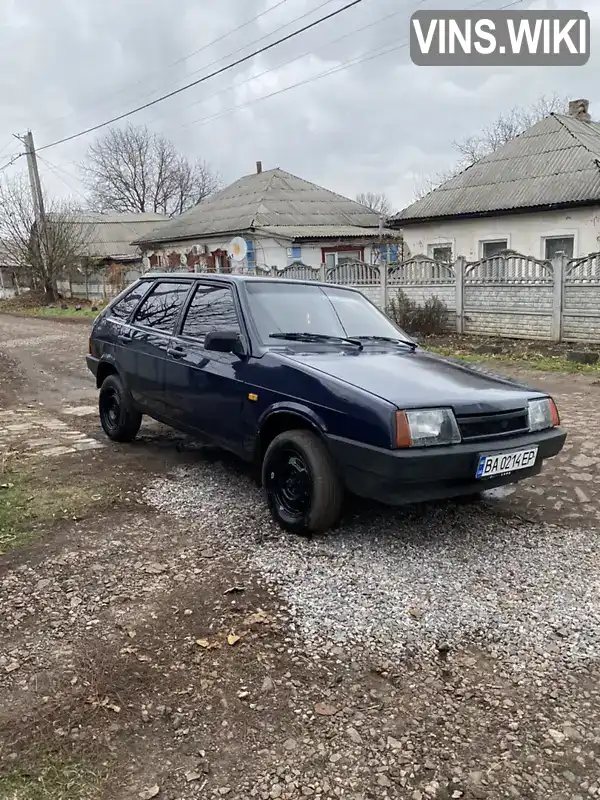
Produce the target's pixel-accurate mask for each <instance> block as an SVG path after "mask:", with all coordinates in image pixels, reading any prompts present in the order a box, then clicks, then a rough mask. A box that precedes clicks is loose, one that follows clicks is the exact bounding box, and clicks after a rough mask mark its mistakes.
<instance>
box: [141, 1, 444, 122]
mask: <svg viewBox="0 0 600 800" xmlns="http://www.w3.org/2000/svg"><path fill="white" fill-rule="evenodd" d="M428 1H429V0H419V2H417V4H416V5H415V6H413V8H417V7H418V6H421V5H423V3H426V2H428ZM405 10H406V7H403V8H400V9H398V10H397V11H392V13H391V14H386V15H385V16H383V17H380V18H379V19H376V20H375V21H374V22H369V23H368V24H367V25H362V26H361V27H360V28H355V29H353V30H351V31H350V32H349V33H345V34H344V35H343V36H338V37H337V39H330V40H329V41H327V42H323V44H319V45H318V46H317V47H316V48H315V49H314V50H307V51H305V52H304V53H301V55H299V56H295V57H294V58H291V59H289V60H288V61H284V62H283V64H278V65H277V66H275V67H269V69H265V70H263V71H262V72H259V73H258V74H256V75H251V76H250V77H249V78H245V79H244V80H243V81H239V82H237V83H232V84H230V85H229V86H227V87H226V88H224V89H220V90H219V91H218V92H214V93H213V94H210V95H208V97H201V98H199V99H198V100H194V102H193V103H188V105H187V108H191V107H192V106H195V105H198V104H199V103H205V102H207V101H208V100H213V99H214V98H215V97H219V96H220V95H222V94H225V93H226V92H230V91H232V90H233V89H237V88H239V87H240V86H243V85H244V84H246V83H250V82H251V81H255V80H258V78H262V77H263V76H264V75H268V74H269V73H271V72H275V71H276V70H278V69H283V67H287V66H289V65H290V64H294V63H295V62H296V61H300V60H301V59H303V58H306V57H307V56H310V55H313V53H318V52H319V51H320V50H323V49H324V48H326V47H330V46H331V45H333V44H338V42H341V41H343V40H344V39H349V38H350V37H351V36H356V34H357V33H362V32H363V31H366V30H367V29H368V28H373V27H375V25H380V24H381V23H382V22H385V21H386V20H388V19H391V18H392V17H397V16H398V14H401V13H402V12H403V11H405ZM161 116H162V115H160V114H159V115H158V116H156V117H152V118H151V119H149V120H148V124H151V123H152V122H154V121H156V120H158V119H161Z"/></svg>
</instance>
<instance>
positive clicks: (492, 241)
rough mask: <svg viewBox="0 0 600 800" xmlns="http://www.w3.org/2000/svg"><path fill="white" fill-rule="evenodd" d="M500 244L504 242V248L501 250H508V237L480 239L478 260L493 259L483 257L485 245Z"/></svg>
mask: <svg viewBox="0 0 600 800" xmlns="http://www.w3.org/2000/svg"><path fill="white" fill-rule="evenodd" d="M500 242H505V243H506V247H503V248H502V249H503V250H510V236H497V237H494V238H492V237H490V238H488V239H480V240H479V258H481V259H484V258H494V256H486V255H484V249H485V245H486V244H499V243H500Z"/></svg>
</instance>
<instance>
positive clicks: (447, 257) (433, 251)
mask: <svg viewBox="0 0 600 800" xmlns="http://www.w3.org/2000/svg"><path fill="white" fill-rule="evenodd" d="M427 255H428V256H429V258H433V260H434V261H443V262H444V263H446V264H448V263H450V261H452V245H451V244H448V243H444V244H430V245H427Z"/></svg>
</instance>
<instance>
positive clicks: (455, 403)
mask: <svg viewBox="0 0 600 800" xmlns="http://www.w3.org/2000/svg"><path fill="white" fill-rule="evenodd" d="M285 358H286V360H289V361H292V362H295V363H297V364H303V365H305V366H306V367H308V368H309V369H311V370H318V371H319V372H322V373H325V374H326V375H330V376H332V377H333V378H336V379H338V380H341V381H344V382H345V383H347V384H350V385H352V386H356V387H357V388H359V389H362V390H364V391H367V392H369V393H371V394H373V395H377V396H378V397H381V398H382V399H384V400H387V401H389V402H390V403H393V404H394V405H395V406H397V407H398V408H418V407H432V406H449V407H451V408H453V409H454V411H455V412H457V413H459V414H477V413H486V412H492V411H507V410H512V409H517V408H523V407H524V406H525V405H526V403H527V399H528V398H530V397H536V396H538V397H539V396H544V394H543V392H539V391H537V390H535V389H531V388H530V387H527V386H524V385H522V384H518V383H516V382H514V381H510V380H508V379H507V378H503V377H502V376H500V375H495V374H494V373H491V372H488V371H487V370H485V369H483V368H480V367H470V366H467V365H466V364H464V363H456V362H455V361H453V360H451V359H447V358H443V357H442V356H437V355H434V354H433V353H428V352H426V351H423V350H416V351H415V352H410V351H408V350H403V349H402V350H400V349H396V348H394V349H393V350H390V349H386V350H385V351H383V352H382V351H381V350H375V349H371V348H370V347H368V346H367V347H365V349H364V350H362V351H356V350H355V351H349V350H344V351H336V352H325V353H324V352H314V351H313V352H301V353H292V352H290V351H288V352H287V353H286V356H285Z"/></svg>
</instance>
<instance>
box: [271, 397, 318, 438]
mask: <svg viewBox="0 0 600 800" xmlns="http://www.w3.org/2000/svg"><path fill="white" fill-rule="evenodd" d="M276 414H296V416H299V417H303V418H304V419H305V420H306V421H307V422H309V423H310V424H311V425H312V426H313V427H314V428H316V429H317V430H318V431H319V433H327V425H326V424H325V422H324V420H323V419H321V417H320V416H319V415H318V414H317V413H315V411H313V410H312V409H311V408H308V406H305V405H303V404H302V403H295V402H294V401H293V400H282V401H281V402H279V403H274V404H273V405H272V406H269V408H267V409H265V411H263V413H262V414H261V415H260V417H259V419H258V431H259V432H260V430H261V429H262V427H263V425H264V424H265V422H266V421H267V420H268V419H271V418H272V417H273V416H274V415H276Z"/></svg>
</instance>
